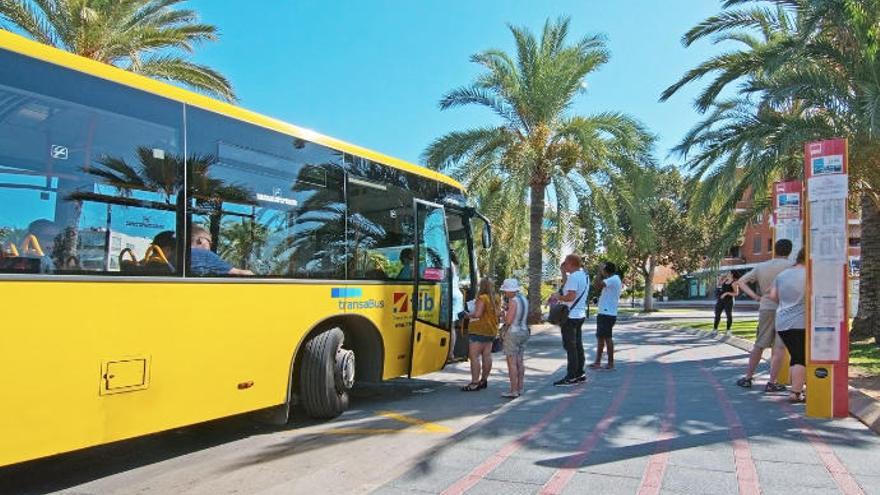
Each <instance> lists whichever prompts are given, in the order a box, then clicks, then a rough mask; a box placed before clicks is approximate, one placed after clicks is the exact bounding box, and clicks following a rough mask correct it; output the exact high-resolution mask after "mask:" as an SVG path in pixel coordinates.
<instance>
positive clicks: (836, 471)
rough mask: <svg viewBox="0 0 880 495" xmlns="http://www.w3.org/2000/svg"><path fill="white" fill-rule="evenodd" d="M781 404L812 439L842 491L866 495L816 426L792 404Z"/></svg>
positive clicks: (808, 437) (854, 494)
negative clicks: (805, 418)
mask: <svg viewBox="0 0 880 495" xmlns="http://www.w3.org/2000/svg"><path fill="white" fill-rule="evenodd" d="M781 406H782V408H783V409H784V410H785V412H786V413H788V417H789V419H791V420H792V421H794V423H795V424H796V425H797V426H798V428H800V429H801V434H802V435H803V436H805V437H807V440H809V441H810V444H811V445H812V446H813V449H814V450H815V451H816V454H818V455H819V459H821V460H822V464H824V465H825V469H827V470H828V472H829V473H831V477H832V478H834V482H835V483H837V487H838V488H840V491H841V493H843V494H844V495H865V492H864V491H863V490H862V487H861V486H860V485H859V483H858V482H857V481H856V480H855V478H853V476H852V475H851V474H850V472H849V471H848V470H847V469H846V466H844V464H843V462H841V461H840V459H839V458H838V457H837V454H835V453H834V450H833V449H832V448H831V447H829V446H828V444H827V443H825V441H824V440H822V437H820V436H819V434H818V433H817V432H816V430H815V428H813V427H812V426H810V424H809V423H807V422H806V421H805V420H804V418H802V417H801V416H800V414H798V413H797V412H795V410H794V408H793V407H791V404H789V403H787V402H783V403H781Z"/></svg>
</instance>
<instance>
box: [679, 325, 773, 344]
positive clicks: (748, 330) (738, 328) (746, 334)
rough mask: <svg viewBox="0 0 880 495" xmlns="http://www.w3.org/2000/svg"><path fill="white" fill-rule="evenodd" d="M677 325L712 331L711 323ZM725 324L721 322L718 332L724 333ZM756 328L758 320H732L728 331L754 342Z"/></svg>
mask: <svg viewBox="0 0 880 495" xmlns="http://www.w3.org/2000/svg"><path fill="white" fill-rule="evenodd" d="M676 324H677V325H681V326H683V327H687V328H694V329H697V330H709V331H711V330H712V321H704V322H690V321H686V322H676ZM726 324H727V322H725V321H722V322H721V325H720V326H719V330H720V331H724V328H725V325H726ZM757 328H758V320H734V321H733V326H731V327H730V331H731V332H733V334H734V335H736V336H737V337H740V338H743V339H746V340H755V329H757Z"/></svg>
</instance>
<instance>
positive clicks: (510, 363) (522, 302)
mask: <svg viewBox="0 0 880 495" xmlns="http://www.w3.org/2000/svg"><path fill="white" fill-rule="evenodd" d="M521 289H522V288H521V287H520V285H519V281H518V280H516V279H514V278H509V279H507V280H505V281H504V283H503V284H501V292H502V293H504V300H505V301H506V303H507V306H506V308H505V310H504V317H503V320H504V330H503V333H502V335H501V343H502V350H503V351H504V355H505V356H507V374H508V377H509V378H510V391H509V392H506V393H504V394H501V396H502V397H504V398H507V399H515V398H517V397H519V396H520V395H522V393H523V383H524V380H525V372H526V368H525V365H524V363H523V353H524V352H525V349H526V341H527V340H529V335H530V334H529V327H528V325H527V324H526V317H527V315H528V307H529V306H528V302H527V301H526V298H525V297H524V296H523V295H522V293H521Z"/></svg>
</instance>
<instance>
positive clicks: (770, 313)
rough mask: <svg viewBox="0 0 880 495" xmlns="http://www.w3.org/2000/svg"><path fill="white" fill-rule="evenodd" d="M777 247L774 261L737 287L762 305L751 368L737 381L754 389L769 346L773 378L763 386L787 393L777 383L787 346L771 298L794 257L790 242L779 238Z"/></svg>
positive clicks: (762, 266) (752, 273)
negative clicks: (778, 329) (779, 332)
mask: <svg viewBox="0 0 880 495" xmlns="http://www.w3.org/2000/svg"><path fill="white" fill-rule="evenodd" d="M774 247H775V256H776V257H775V258H773V259H772V260H769V261H765V262H763V263H759V264H758V266H756V267H755V268H753V269H752V271H750V272H749V273H746V274H745V275H743V276H742V277H740V279H739V280H737V281H736V284H735V285H736V286H737V287H739V288H740V290H742V291H743V292H745V293H746V295H748V296H749V297H751V298H752V299H754V300H756V301H759V302H760V305H759V306H758V328H757V331H756V335H755V345H754V346H752V350H751V352H750V353H749V367H748V369H747V370H746V375H745V376H744V377H742V378H740V379H739V380H737V382H736V384H737V385H739V386H740V387H744V388H751V386H752V378H753V376H754V373H755V369H756V368H757V367H758V363H760V362H761V355H762V354H764V349H766V348H768V347H770V348H771V351H770V352H771V354H770V379H769V381H768V382H767V384H766V385H765V386H764V391H765V392H781V391H783V390H785V385H781V384H779V383H776V375H777V373H779V367H780V365H781V364H782V359H783V355H784V354H783V349H784V348H785V344H783V343H782V340H781V339H780V338H779V337H778V336H777V335H776V307H777V304H776V301H774V300H772V299H770V298H769V297H768V296H769V295H770V290H771V289H772V288H773V281H774V280H776V276H777V275H779V273H780V272H782V270H785V269H786V268H789V267H790V266H791V262H790V261H789V260H788V255H790V254H791V241H790V240H788V239H780V240H778V241H776V245H775V246H774ZM750 282H757V283H758V287H759V288H760V289H761V296H759V295H757V294H756V293H755V291H753V290H752V289H751V288H750V287H749V283H750Z"/></svg>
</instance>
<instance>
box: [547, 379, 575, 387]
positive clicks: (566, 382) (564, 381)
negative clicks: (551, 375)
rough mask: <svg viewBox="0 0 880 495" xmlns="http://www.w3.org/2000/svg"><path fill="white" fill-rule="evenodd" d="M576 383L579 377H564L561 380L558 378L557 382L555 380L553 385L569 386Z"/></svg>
mask: <svg viewBox="0 0 880 495" xmlns="http://www.w3.org/2000/svg"><path fill="white" fill-rule="evenodd" d="M576 383H577V378H563V379H561V380H556V381H555V382H553V385H554V386H557V387H567V386H570V385H574V384H576Z"/></svg>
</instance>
